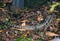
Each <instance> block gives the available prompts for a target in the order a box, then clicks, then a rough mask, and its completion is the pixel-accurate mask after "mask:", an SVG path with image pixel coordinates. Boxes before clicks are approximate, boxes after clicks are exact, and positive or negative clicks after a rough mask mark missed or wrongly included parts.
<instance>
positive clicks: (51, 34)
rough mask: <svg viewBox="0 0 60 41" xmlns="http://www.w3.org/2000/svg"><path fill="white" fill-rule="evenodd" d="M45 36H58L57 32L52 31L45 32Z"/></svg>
mask: <svg viewBox="0 0 60 41" xmlns="http://www.w3.org/2000/svg"><path fill="white" fill-rule="evenodd" d="M46 35H47V36H59V35H58V34H55V33H52V32H46Z"/></svg>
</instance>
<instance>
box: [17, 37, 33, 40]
mask: <svg viewBox="0 0 60 41" xmlns="http://www.w3.org/2000/svg"><path fill="white" fill-rule="evenodd" d="M16 41H32V38H21V37H20V38H17V39H16Z"/></svg>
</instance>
